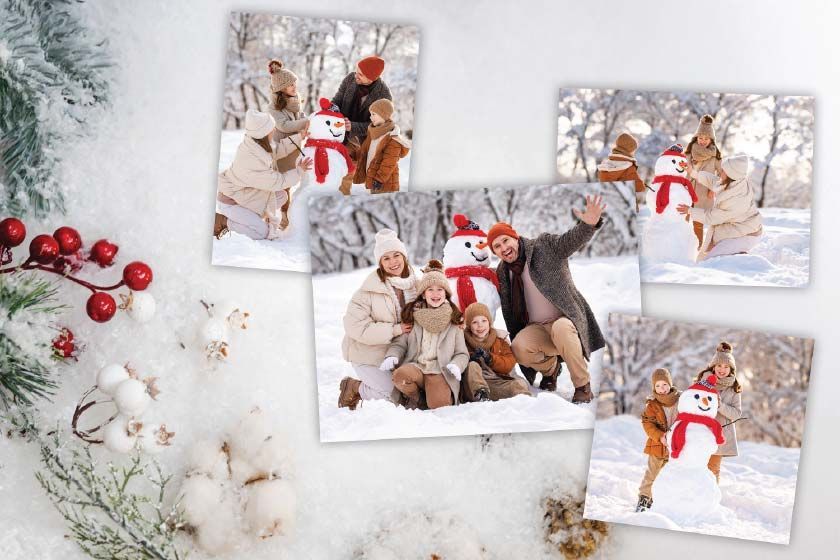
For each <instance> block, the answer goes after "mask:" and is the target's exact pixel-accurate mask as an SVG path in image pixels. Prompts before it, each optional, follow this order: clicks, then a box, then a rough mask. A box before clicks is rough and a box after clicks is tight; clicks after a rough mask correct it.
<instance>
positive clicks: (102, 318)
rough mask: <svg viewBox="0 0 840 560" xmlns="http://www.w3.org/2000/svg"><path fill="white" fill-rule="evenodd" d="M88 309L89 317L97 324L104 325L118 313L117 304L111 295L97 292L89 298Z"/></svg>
mask: <svg viewBox="0 0 840 560" xmlns="http://www.w3.org/2000/svg"><path fill="white" fill-rule="evenodd" d="M86 309H87V314H88V317H90V318H91V319H93V320H94V321H96V322H97V323H104V322H106V321H110V320H111V318H112V317H113V316H114V314H115V313H116V312H117V302H116V301H114V298H112V297H111V295H110V294H106V293H105V292H96V293H95V294H93V295H92V296H90V297H89V298H88V300H87V306H86Z"/></svg>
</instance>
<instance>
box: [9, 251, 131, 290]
mask: <svg viewBox="0 0 840 560" xmlns="http://www.w3.org/2000/svg"><path fill="white" fill-rule="evenodd" d="M36 269H37V270H43V271H44V272H50V273H52V274H58V275H59V276H61V277H62V278H65V279H67V280H70V281H71V282H75V283H76V284H79V285H80V286H84V287H85V288H87V289H88V290H90V291H91V292H93V293H96V292H97V291H99V292H110V291H111V290H116V289H117V288H121V287H123V286H125V281H123V280H120V281H119V282H117V283H116V284H114V285H112V286H97V285H96V284H92V283H90V282H88V281H86V280H82V279H80V278H76V277H74V276H70V275H69V274H65V273H63V272H62V271H60V270H56V269H54V268H50V267H48V266H45V265H40V264H34V263H33V262H32V259H31V258H29V259H26V260H25V261H24V262H22V263H21V264H19V265H17V266H13V267H10V268H3V269H0V274H7V273H10V272H17V271H18V270H36Z"/></svg>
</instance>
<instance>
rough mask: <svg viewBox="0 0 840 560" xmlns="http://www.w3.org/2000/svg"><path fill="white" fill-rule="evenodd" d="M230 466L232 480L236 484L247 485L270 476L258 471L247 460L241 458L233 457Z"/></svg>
mask: <svg viewBox="0 0 840 560" xmlns="http://www.w3.org/2000/svg"><path fill="white" fill-rule="evenodd" d="M228 464H229V465H230V478H231V479H232V480H233V481H234V482H235V483H236V484H245V483H246V482H249V481H252V480H256V479H258V478H260V477H263V476H266V475H267V474H268V473H266V472H264V471H261V470H259V469H257V468H256V467H254V466H253V465H252V464H251V463H250V462H248V460H247V459H243V458H241V457H231V459H230V463H228Z"/></svg>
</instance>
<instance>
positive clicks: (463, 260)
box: [443, 214, 501, 318]
mask: <svg viewBox="0 0 840 560" xmlns="http://www.w3.org/2000/svg"><path fill="white" fill-rule="evenodd" d="M452 222H453V223H454V224H455V227H456V228H458V229H456V230H455V233H453V234H452V237H450V238H449V241H447V242H446V245H445V246H444V247H443V267H444V273H445V274H446V277H447V278H449V287H450V288H452V301H453V302H454V303H455V305H457V306H458V309H460V310H461V312H462V313H463V312H464V310H465V309H466V308H467V306H468V305H470V304H471V303H475V302H476V301H479V302H481V303H483V304H484V305H486V306H487V307H488V309H490V315H491V316H492V317H494V318H495V317H496V311H497V310H498V309H499V306H500V305H501V301H500V299H499V279H498V278H497V277H496V273H495V272H494V271H492V270H491V269H490V250H489V249H488V248H487V247H484V248H483V249H479V248H478V245H479V243H482V244H483V243H484V242H485V241H487V234H486V233H484V232H483V231H481V229H480V228H479V227H478V224H476V223H475V222H473V221H471V220H470V219H469V218H467V217H466V216H464V215H463V214H455V216H453V218H452Z"/></svg>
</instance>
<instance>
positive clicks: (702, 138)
mask: <svg viewBox="0 0 840 560" xmlns="http://www.w3.org/2000/svg"><path fill="white" fill-rule="evenodd" d="M714 122H715V119H714V117H712V116H711V115H703V116H702V117H700V123H699V124H698V125H697V130H696V131H695V133H694V136H692V137H691V141H690V142H689V143H688V147H687V148H686V149H685V155H686V156H687V157H688V161H689V163H690V164H691V165H692V167H693V168H694V169H695V170H697V171H706V172H708V173H714V174H716V173H717V172H718V171H720V161H721V156H720V150H718V148H717V144H716V143H715V129H714ZM691 184H692V185H693V186H694V192H695V193H697V202H696V203H695V205H694V206H695V207H697V208H702V209H703V210H708V209H709V208H711V207H712V202H713V201H714V193H713V192H712V191H710V190H709V189H708V188H707V187H706V186H705V185H704V184H702V183H700V182H699V181H698V180H697V179H692V180H691ZM694 234H695V235H696V236H697V246H698V247H700V246H702V245H703V222H700V221H695V222H694Z"/></svg>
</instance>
